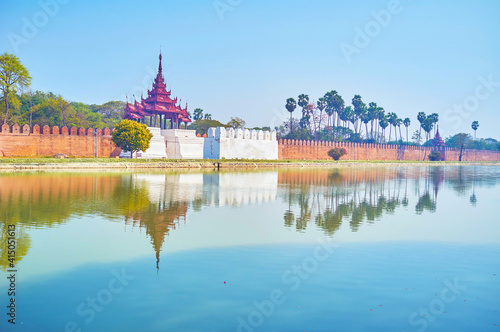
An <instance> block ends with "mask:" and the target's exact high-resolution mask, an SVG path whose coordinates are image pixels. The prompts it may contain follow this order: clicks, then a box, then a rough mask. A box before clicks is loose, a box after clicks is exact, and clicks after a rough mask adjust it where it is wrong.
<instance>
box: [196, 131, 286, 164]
mask: <svg viewBox="0 0 500 332" xmlns="http://www.w3.org/2000/svg"><path fill="white" fill-rule="evenodd" d="M207 136H208V137H206V138H205V145H204V148H203V158H205V159H222V158H225V159H266V160H271V159H278V141H277V139H276V132H275V131H272V132H270V131H262V130H251V131H250V130H248V129H237V130H234V129H233V128H230V129H225V128H221V127H217V128H209V130H208V135H207Z"/></svg>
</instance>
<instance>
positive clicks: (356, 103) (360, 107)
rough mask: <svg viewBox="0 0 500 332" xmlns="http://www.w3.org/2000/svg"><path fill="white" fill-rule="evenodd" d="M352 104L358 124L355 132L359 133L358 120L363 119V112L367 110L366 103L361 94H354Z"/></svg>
mask: <svg viewBox="0 0 500 332" xmlns="http://www.w3.org/2000/svg"><path fill="white" fill-rule="evenodd" d="M352 106H353V109H354V114H355V119H354V121H355V122H356V125H355V126H354V132H355V133H356V134H357V133H358V124H357V122H358V120H360V119H361V114H363V112H364V111H365V109H366V105H365V103H363V101H362V100H361V96H360V95H354V98H352ZM353 125H354V123H353Z"/></svg>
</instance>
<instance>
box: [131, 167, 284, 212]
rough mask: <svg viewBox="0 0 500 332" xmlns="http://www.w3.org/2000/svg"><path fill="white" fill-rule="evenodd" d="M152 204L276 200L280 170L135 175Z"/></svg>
mask: <svg viewBox="0 0 500 332" xmlns="http://www.w3.org/2000/svg"><path fill="white" fill-rule="evenodd" d="M134 179H135V181H136V182H138V183H144V184H145V186H146V187H147V192H148V197H149V200H150V201H151V203H157V202H162V201H188V202H192V201H195V200H202V202H203V203H202V204H203V205H210V206H224V205H236V206H239V205H246V204H253V203H261V202H269V201H274V200H275V199H276V194H277V186H278V172H266V173H191V174H190V173H187V174H182V173H180V174H166V175H165V174H161V175H157V174H154V175H151V174H136V175H135V176H134Z"/></svg>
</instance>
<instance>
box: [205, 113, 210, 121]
mask: <svg viewBox="0 0 500 332" xmlns="http://www.w3.org/2000/svg"><path fill="white" fill-rule="evenodd" d="M203 119H205V120H212V114H210V113H206V114H205V116H204V117H203Z"/></svg>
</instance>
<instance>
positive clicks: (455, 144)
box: [446, 133, 472, 161]
mask: <svg viewBox="0 0 500 332" xmlns="http://www.w3.org/2000/svg"><path fill="white" fill-rule="evenodd" d="M471 141H472V137H471V135H469V134H466V133H459V134H456V135H454V136H452V137H448V138H447V139H446V145H447V146H449V147H452V148H456V149H460V155H459V157H458V160H459V161H462V155H463V150H464V149H466V148H467V147H468V146H469V144H470V143H471Z"/></svg>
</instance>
